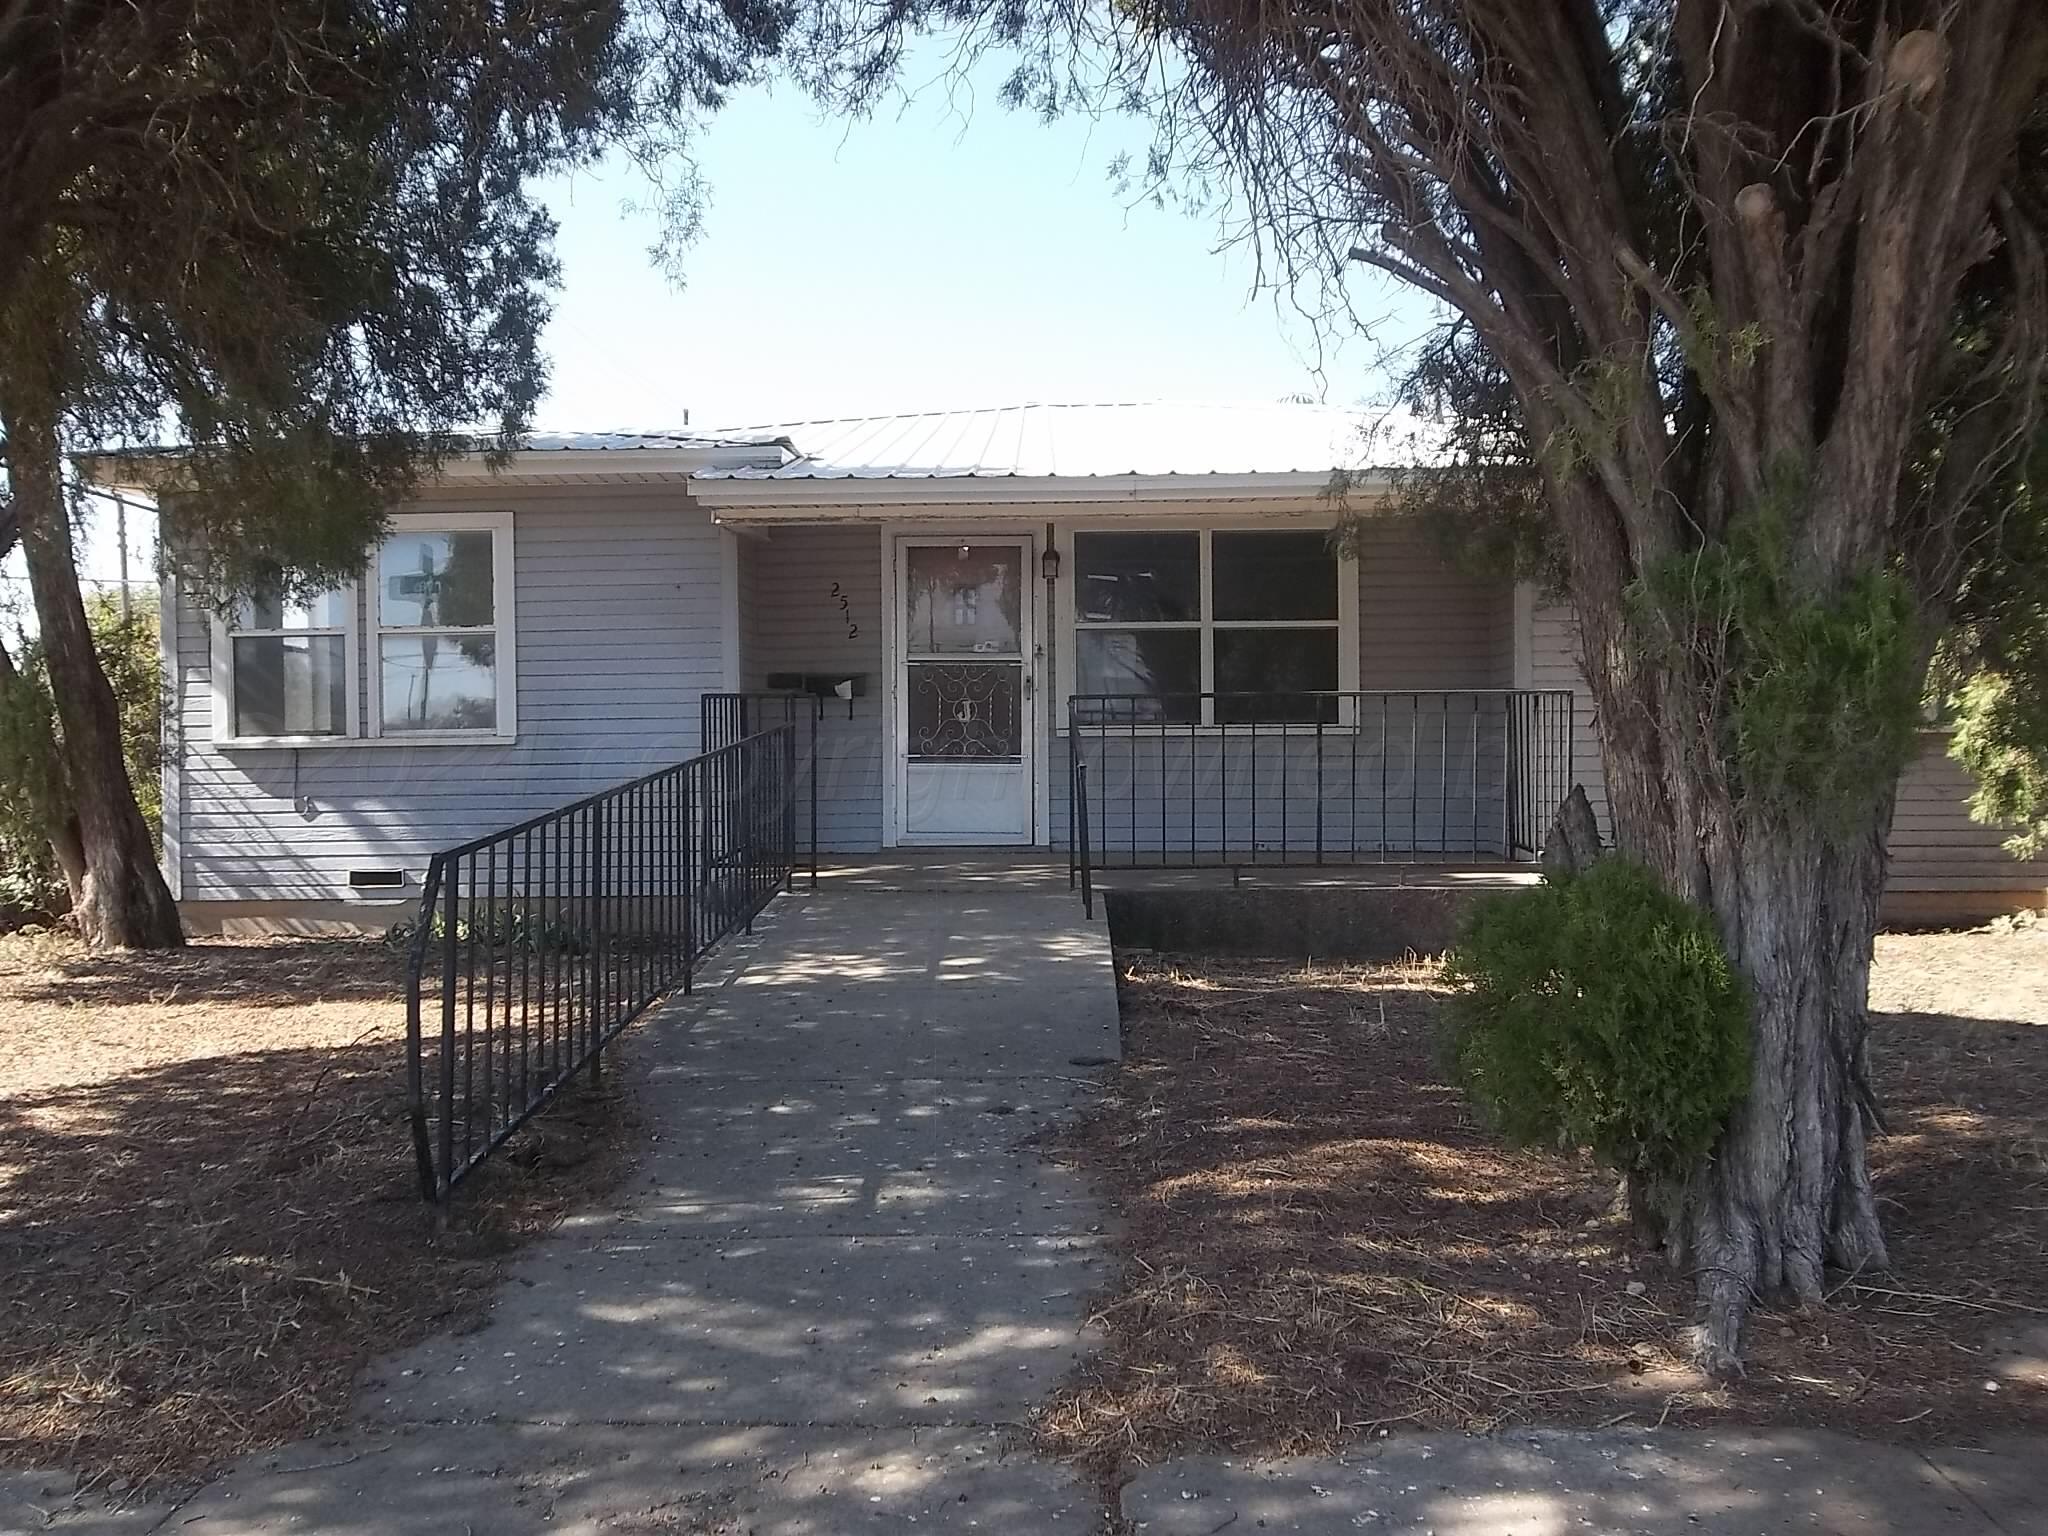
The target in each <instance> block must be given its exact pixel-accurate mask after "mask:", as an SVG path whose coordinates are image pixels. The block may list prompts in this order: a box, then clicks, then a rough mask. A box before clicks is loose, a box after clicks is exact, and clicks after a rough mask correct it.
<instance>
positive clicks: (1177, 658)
mask: <svg viewBox="0 0 2048 1536" xmlns="http://www.w3.org/2000/svg"><path fill="white" fill-rule="evenodd" d="M1074 670H1075V678H1074V682H1075V687H1074V691H1075V692H1076V693H1080V694H1091V693H1112V694H1117V695H1119V696H1120V697H1119V698H1118V699H1117V700H1116V701H1114V702H1109V701H1104V700H1101V699H1095V700H1084V701H1083V702H1082V704H1081V707H1080V710H1079V714H1080V717H1081V718H1082V719H1083V720H1137V721H1144V722H1150V723H1154V724H1160V723H1165V724H1173V725H1185V724H1187V723H1189V722H1190V721H1193V720H1198V719H1200V718H1201V713H1202V701H1201V688H1202V636H1201V632H1200V631H1199V630H1193V629H1139V630H1115V629H1083V630H1077V631H1075V634H1074ZM1121 696H1128V697H1129V698H1130V700H1131V702H1130V703H1128V704H1126V703H1124V702H1123V701H1122V697H1121Z"/></svg>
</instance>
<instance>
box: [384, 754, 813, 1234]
mask: <svg viewBox="0 0 2048 1536" xmlns="http://www.w3.org/2000/svg"><path fill="white" fill-rule="evenodd" d="M796 742H797V731H796V728H795V727H794V726H792V725H782V724H778V725H775V726H773V727H771V728H769V729H767V730H763V731H758V732H756V733H754V734H752V735H749V736H745V737H742V738H741V739H739V740H737V741H732V742H729V743H727V744H725V745H722V746H719V747H718V748H716V749H715V750H712V751H708V752H704V753H701V754H699V755H698V756H696V757H692V758H690V759H688V760H687V761H685V762H682V763H678V764H676V765H675V766H673V767H669V768H664V769H662V770H660V771H659V772H657V773H651V774H648V775H647V776H646V777H644V778H639V779H634V780H633V781H632V782H630V783H627V784H620V785H618V786H616V787H614V788H612V789H607V790H604V791H602V792H601V793H599V794H595V795H592V796H590V797H589V798H587V799H583V800H578V801H577V802H575V803H574V804H573V805H566V806H563V807H562V808H561V809H559V810H555V811H550V812H548V813H547V814H546V815H543V816H536V817H534V818H533V819H532V820H530V821H524V822H521V823H520V824H519V825H518V826H515V827H508V828H506V829H505V830H504V831H502V832H493V833H491V834H490V835H488V836H486V837H479V838H476V839H473V840H472V841H470V842H467V843H464V844H462V845H461V846H459V847H456V848H450V849H447V850H445V851H443V852H441V853H437V854H435V855H434V856H433V859H432V860H431V862H429V864H428V865H427V875H426V881H425V885H424V888H423V890H422V893H421V897H420V908H419V918H418V926H417V927H416V929H415V930H414V933H413V937H412V948H411V954H410V961H409V965H408V971H407V982H406V1067H407V1094H408V1099H409V1108H410V1111H411V1120H412V1133H413V1147H414V1152H415V1154H416V1157H417V1161H418V1165H419V1180H420V1189H421V1192H422V1193H423V1194H424V1195H425V1196H426V1198H427V1199H428V1200H431V1201H444V1200H446V1199H447V1198H448V1197H449V1195H450V1194H452V1193H453V1192H454V1190H455V1188H456V1187H457V1186H458V1185H459V1184H461V1182H462V1181H463V1179H464V1178H465V1177H466V1176H468V1174H469V1173H471V1172H472V1171H473V1170H474V1169H475V1168H476V1167H477V1165H478V1164H479V1163H481V1162H483V1161H484V1159H485V1158H487V1157H489V1156H490V1154H491V1153H492V1152H493V1151H494V1150H496V1149H497V1148H498V1147H499V1146H500V1145H502V1144H503V1142H504V1141H505V1139H506V1138H507V1137H508V1136H510V1135H511V1134H512V1133H513V1132H514V1131H516V1130H517V1129H518V1128H519V1127H520V1126H521V1125H523V1124H524V1123H525V1122H526V1121H527V1120H529V1119H531V1118H532V1117H533V1115H534V1114H535V1113H537V1112H538V1111H539V1110H541V1109H542V1108H543V1107H545V1106H546V1105H547V1104H548V1102H549V1101H550V1100H551V1099H553V1098H554V1097H555V1095H556V1094H558V1093H559V1092H560V1091H561V1090H562V1088H563V1087H564V1086H566V1085H567V1084H568V1083H569V1082H571V1081H572V1080H573V1079H574V1078H575V1075H576V1073H577V1072H579V1071H581V1070H582V1069H584V1068H585V1067H588V1068H589V1069H590V1071H591V1073H592V1075H593V1076H595V1075H596V1074H597V1072H598V1071H599V1067H600V1062H601V1058H602V1053H603V1051H604V1048H605V1047H606V1046H607V1045H608V1044H609V1043H610V1042H611V1041H612V1040H613V1039H614V1038H616V1037H617V1035H618V1034H619V1032H620V1031H621V1030H623V1029H624V1028H625V1027H626V1026H627V1025H628V1024H629V1023H631V1022H632V1021H633V1020H634V1019H635V1018H636V1017H638V1016H639V1015H640V1014H641V1013H642V1012H643V1011H645V1009H646V1008H647V1007H648V1006H649V1005H650V1004H651V1003H653V1002H655V1001H656V1000H658V999H659V998H661V997H662V996H664V995H665V994H667V993H669V992H671V991H674V990H675V989H677V988H678V987H680V988H681V989H682V990H684V991H688V990H689V988H690V984H691V981H692V978H693V975H694V973H695V971H696V968H697V966H698V963H699V962H700V961H701V960H702V959H703V958H704V956H705V954H706V953H707V952H708V951H709V950H710V949H711V948H712V946H714V945H715V944H717V943H718V942H719V941H720V940H721V939H723V938H725V937H726V936H727V935H728V934H730V933H732V932H734V931H735V930H737V929H740V928H743V927H751V925H752V923H753V920H754V917H755V915H756V914H757V913H759V912H760V910H761V909H762V908H763V907H765V906H766V905H767V904H768V902H769V901H770V900H771V899H772V898H773V897H774V896H775V894H776V893H777V892H778V891H780V890H782V889H783V888H784V887H785V886H786V885H787V884H788V883H789V882H790V881H791V880H792V879H793V877H794V872H795V868H796V796H795V793H794V789H795V784H796Z"/></svg>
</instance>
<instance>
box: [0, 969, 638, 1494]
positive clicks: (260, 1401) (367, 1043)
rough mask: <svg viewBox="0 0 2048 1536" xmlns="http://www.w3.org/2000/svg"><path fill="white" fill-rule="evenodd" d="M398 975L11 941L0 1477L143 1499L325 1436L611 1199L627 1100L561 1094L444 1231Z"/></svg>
mask: <svg viewBox="0 0 2048 1536" xmlns="http://www.w3.org/2000/svg"><path fill="white" fill-rule="evenodd" d="M402 963H403V961H402V956H401V955H399V954H398V953H396V952H394V951H393V950H391V949H389V948H387V947H386V946H384V945H382V944H379V943H377V942H374V941H369V940H314V939H298V940H277V941H208V942H200V943H195V944H193V945H192V946H190V947H189V948H187V949H186V950H184V951H183V952H179V953H171V954H115V955H92V954H89V953H87V952H86V951H84V950H83V949H82V948H80V947H79V946H78V945H76V944H75V943H74V942H72V941H70V940H69V939H67V938H63V937H61V936H57V935H51V934H38V933H33V932H24V933H19V934H14V935H10V936H8V937H6V938H0V1459H5V1460H8V1461H13V1462H16V1463H20V1464H27V1465H37V1466H71V1467H75V1468H77V1469H79V1471H80V1473H81V1475H82V1477H83V1478H84V1480H85V1482H86V1485H87V1486H102V1485H104V1486H106V1487H108V1488H109V1489H112V1490H114V1491H126V1490H129V1489H137V1488H142V1487H147V1486H152V1485H156V1484H161V1483H167V1482H176V1481H181V1480H184V1479H187V1478H190V1477H192V1476H195V1475H197V1474H199V1473H201V1472H203V1471H205V1470H206V1469H208V1468H210V1467H213V1466H216V1465H218V1464H220V1463H222V1462H224V1461H226V1460H228V1459H230V1458H232V1457H233V1456H236V1455H238V1454H240V1453H242V1452H243V1451H246V1450H249V1449H253V1448H255V1447H258V1446H264V1445H272V1444H279V1443H282V1442H285V1441H288V1440H292V1439H295V1438H298V1437H300V1436H302V1435H305V1434H307V1433H310V1432H313V1431H316V1430H318V1429H320V1428H322V1427H324V1426H326V1425H329V1424H333V1423H335V1422H337V1421H339V1420H340V1419H341V1418H342V1417H343V1416H344V1415H345V1413H346V1410H347V1407H348V1402H349V1396H350V1391H351V1387H352V1383H353V1379H354V1377H355V1374H356V1371H357V1369H358V1368H359V1367H360V1366H361V1365H362V1363H363V1362H364V1361H366V1360H368V1359H369V1358H370V1357H371V1356H373V1355H375V1354H379V1353H382V1352H383V1351H386V1350H389V1349H393V1348H397V1347H399V1346H401V1345H403V1344H406V1343H408V1342H410V1341H411V1340H413V1339H415V1338H418V1337H420V1336H421V1335H423V1334H425V1333H427V1332H429V1331H431V1330H433V1329H434V1328H436V1327H440V1326H444V1325H447V1324H449V1323H451V1322H454V1323H460V1322H461V1321H462V1320H464V1319H465V1318H466V1317H468V1316H470V1315H473V1314H475V1313H476V1312H477V1311H479V1310H480V1308H481V1305H482V1303H483V1301H484V1300H485V1298H486V1297H487V1295H488V1293H489V1290H490V1288H491V1286H492V1284H493V1283H494V1281H495V1279H496V1276H497V1271H498V1261H499V1259H500V1258H501V1257H502V1256H503V1255H504V1254H505V1253H507V1252H508V1251H509V1250H510V1249H511V1248H512V1247H514V1246H516V1245H517V1244H518V1243H519V1242H521V1241H523V1240H524V1239H526V1238H528V1237H530V1236H532V1235H534V1234H536V1233H538V1232H541V1231H545V1230H546V1229H547V1228H549V1227H550V1226H552V1225H553V1224H554V1223H555V1221H556V1220H557V1219H559V1217H560V1216H561V1215H562V1214H563V1213H564V1212H565V1211H567V1210H568V1209H570V1208H571V1207H573V1206H574V1205H576V1204H579V1203H582V1202H583V1201H586V1200H588V1199H590V1198H592V1197H593V1196H594V1195H595V1194H597V1193H598V1192H600V1191H602V1190H603V1189H605V1188H608V1187H609V1186H610V1185H611V1184H613V1183H615V1182H616V1180H617V1178H618V1177H619V1176H620V1174H621V1172H622V1171H623V1168H624V1165H625V1158H626V1148H627V1147H628V1145H629V1144H630V1139H631V1116H630V1105H629V1104H627V1103H626V1102H624V1101H623V1100H622V1099H621V1098H620V1097H619V1096H618V1095H617V1093H616V1092H613V1091H607V1092H605V1093H602V1094H596V1095H593V1094H590V1093H588V1092H584V1093H582V1094H579V1095H570V1096H568V1097H566V1098H565V1099H564V1101H563V1102H562V1103H561V1104H560V1105H559V1106H557V1107H556V1108H555V1109H553V1110H551V1111H550V1112H549V1113H548V1114H547V1115H546V1116H544V1117H542V1119H541V1120H540V1121H538V1122H536V1124H535V1125H534V1126H533V1127H530V1128H529V1129H528V1131H527V1132H525V1133H523V1134H522V1135H521V1137H519V1138H518V1139H516V1140H515V1141H514V1142H513V1143H512V1144H510V1145H509V1146H508V1147H507V1149H506V1153H505V1155H504V1156H503V1157H501V1158H500V1159H499V1160H498V1161H497V1162H496V1163H495V1164H494V1165H491V1166H490V1167H488V1168H487V1169H486V1170H485V1172H484V1173H483V1174H482V1175H480V1176H479V1178H478V1180H477V1184H476V1187H475V1188H474V1190H473V1191H472V1190H469V1189H465V1192H464V1194H463V1195H462V1197H461V1198H460V1199H459V1200H458V1202H457V1217H456V1220H455V1222H454V1225H453V1228H452V1230H450V1231H449V1232H447V1233H445V1234H442V1235H440V1236H438V1237H437V1236H436V1235H435V1234H434V1233H433V1231H432V1228H431V1223H430V1222H429V1220H428V1216H427V1212H426V1208H425V1206H424V1205H423V1204H422V1202H421V1200H420V1197H419V1193H418V1187H417V1184H416V1182H415V1178H414V1174H413V1170H412V1161H411V1141H410V1137H409V1135H408V1132H407V1127H406V1121H405V1100H404V1092H405V1085H404V1049H403V1042H404V1007H403V1002H402V993H401V982H402V975H403V971H402ZM622 1076H623V1074H613V1075H612V1076H611V1077H610V1078H609V1079H608V1082H617V1081H619V1079H620V1078H621V1077H622Z"/></svg>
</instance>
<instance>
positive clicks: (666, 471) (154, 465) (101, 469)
mask: <svg viewBox="0 0 2048 1536" xmlns="http://www.w3.org/2000/svg"><path fill="white" fill-rule="evenodd" d="M789 451H790V445H789V441H788V439H786V438H776V439H773V440H767V439H763V440H758V441H749V442H732V443H706V444H693V445H690V446H687V447H684V446H676V447H621V448H521V449H517V450H515V451H513V452H512V453H511V454H509V455H507V456H505V457H502V458H500V459H498V460H497V461H496V462H493V461H492V459H491V458H490V457H489V456H488V455H486V454H483V453H466V454H461V455H459V456H457V457H454V458H450V459H447V460H445V461H443V463H442V464H441V467H440V468H439V469H438V470H437V471H436V472H435V473H434V474H432V475H428V476H426V477H424V478H423V479H422V480H421V482H420V486H419V490H420V491H421V492H431V491H433V490H436V489H462V488H468V487H484V486H500V485H506V486H550V485H683V484H687V483H689V481H690V480H691V477H692V476H695V475H700V474H704V473H706V472H711V473H728V474H729V473H731V472H732V471H734V470H745V469H759V468H762V467H763V466H764V465H771V464H775V463H778V462H780V461H781V460H782V459H783V458H784V457H785V456H786V455H787V454H788V453H789ZM77 462H78V469H79V473H80V474H81V475H83V476H84V477H85V479H86V481H87V482H88V483H89V484H92V485H95V486H98V487H100V488H101V489H103V490H110V491H139V492H143V493H145V494H149V495H159V494H162V493H164V492H173V493H175V492H177V491H180V490H185V489H188V488H189V486H190V483H191V482H190V478H189V476H188V475H187V473H186V470H185V455H184V452H183V451H182V450H180V449H176V448H146V449H131V450H123V451H118V452H112V453H95V454H81V455H79V457H78V461H77Z"/></svg>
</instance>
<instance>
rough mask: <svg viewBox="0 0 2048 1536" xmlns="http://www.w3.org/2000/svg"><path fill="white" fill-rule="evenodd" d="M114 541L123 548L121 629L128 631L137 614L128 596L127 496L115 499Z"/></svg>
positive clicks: (121, 555) (121, 557)
mask: <svg viewBox="0 0 2048 1536" xmlns="http://www.w3.org/2000/svg"><path fill="white" fill-rule="evenodd" d="M114 541H115V542H116V543H117V544H118V545H120V548H121V554H120V561H121V567H120V569H121V627H122V628H123V629H126V628H127V627H128V624H129V621H130V620H132V619H133V618H134V617H135V612H134V609H133V607H132V606H131V602H132V600H131V599H130V598H129V596H128V498H127V497H125V496H116V497H115V498H114Z"/></svg>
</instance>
